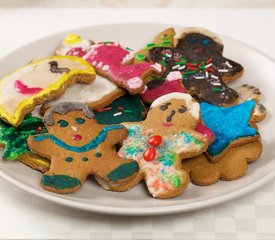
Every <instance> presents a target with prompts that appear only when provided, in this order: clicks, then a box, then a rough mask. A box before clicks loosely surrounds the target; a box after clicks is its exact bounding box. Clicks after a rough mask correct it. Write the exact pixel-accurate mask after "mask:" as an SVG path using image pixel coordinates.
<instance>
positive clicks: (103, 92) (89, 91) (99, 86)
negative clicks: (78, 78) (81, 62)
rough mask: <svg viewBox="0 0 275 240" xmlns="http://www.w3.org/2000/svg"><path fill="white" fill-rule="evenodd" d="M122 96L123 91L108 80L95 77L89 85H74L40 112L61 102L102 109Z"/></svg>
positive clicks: (43, 106)
mask: <svg viewBox="0 0 275 240" xmlns="http://www.w3.org/2000/svg"><path fill="white" fill-rule="evenodd" d="M124 94H125V92H124V91H123V90H121V89H120V88H118V87H117V86H116V85H115V84H113V83H112V82H110V81H109V80H108V79H106V78H103V77H101V76H99V75H97V76H96V79H95V80H94V81H93V82H92V83H91V84H81V83H76V84H74V85H72V86H71V87H69V88H68V89H66V91H65V93H64V94H63V95H62V96H60V97H59V98H57V99H55V100H53V101H50V102H48V103H45V104H43V105H42V108H41V112H42V113H44V112H45V111H46V110H47V109H48V108H51V107H53V106H54V105H56V104H59V103H62V102H79V103H84V104H87V105H88V106H89V108H91V109H97V108H104V107H105V106H107V105H109V104H111V103H112V102H113V101H114V100H115V99H117V98H119V97H121V96H122V95H124Z"/></svg>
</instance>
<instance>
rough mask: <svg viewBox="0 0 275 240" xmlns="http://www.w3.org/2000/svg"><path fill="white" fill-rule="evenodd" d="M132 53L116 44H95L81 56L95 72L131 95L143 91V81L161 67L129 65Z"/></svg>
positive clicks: (155, 65) (144, 63) (158, 65)
mask: <svg viewBox="0 0 275 240" xmlns="http://www.w3.org/2000/svg"><path fill="white" fill-rule="evenodd" d="M134 55H135V54H134V52H133V51H132V50H131V49H129V48H127V47H124V46H122V45H121V44H119V43H116V42H104V43H97V44H95V45H93V46H92V47H91V50H90V51H89V52H88V53H87V54H86V55H84V56H83V58H84V59H85V60H87V61H88V62H90V63H91V64H92V65H93V67H94V68H95V69H96V71H97V72H98V73H99V74H101V75H103V76H104V77H107V78H109V79H110V80H111V81H112V82H113V83H115V84H117V85H118V86H120V87H122V88H125V89H127V90H128V91H129V92H130V93H131V94H137V93H140V92H142V91H143V90H144V87H145V85H144V83H143V79H145V78H146V77H147V76H149V75H151V74H152V73H154V72H155V73H160V72H161V69H162V68H161V65H160V64H152V63H148V62H143V63H139V64H130V63H131V62H132V61H133V60H134Z"/></svg>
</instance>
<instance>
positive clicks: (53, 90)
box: [0, 56, 95, 126]
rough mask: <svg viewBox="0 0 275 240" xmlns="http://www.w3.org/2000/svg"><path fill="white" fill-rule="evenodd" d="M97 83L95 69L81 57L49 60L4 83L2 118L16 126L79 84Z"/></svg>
mask: <svg viewBox="0 0 275 240" xmlns="http://www.w3.org/2000/svg"><path fill="white" fill-rule="evenodd" d="M94 79H95V71H94V69H93V67H92V66H91V65H90V64H89V63H88V62H86V61H84V60H83V59H81V58H78V57H72V56H65V57H60V56H56V57H49V58H44V59H41V60H37V61H34V62H32V63H30V64H28V65H26V66H24V67H21V68H19V69H17V70H15V71H14V72H12V73H10V74H8V75H6V76H4V77H3V78H2V79H0V84H1V88H0V115H1V118H2V119H4V120H5V121H7V122H8V123H10V124H11V125H13V126H18V125H19V124H20V123H21V122H22V120H23V118H24V116H26V115H27V114H28V113H30V112H31V111H32V110H33V109H34V108H35V106H36V105H39V104H41V103H43V102H45V101H48V100H51V99H54V98H56V97H58V96H60V95H61V94H62V93H63V92H64V91H65V89H66V88H67V87H69V86H70V85H72V84H73V83H75V82H81V83H90V82H92V81H93V80H94Z"/></svg>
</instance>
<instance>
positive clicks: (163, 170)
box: [107, 93, 210, 198]
mask: <svg viewBox="0 0 275 240" xmlns="http://www.w3.org/2000/svg"><path fill="white" fill-rule="evenodd" d="M199 124H200V106H199V104H198V103H197V102H196V101H195V100H194V99H193V98H192V97H191V96H190V95H189V94H184V93H171V94H168V95H164V96H162V97H160V98H158V99H157V100H155V101H154V102H153V103H152V105H151V108H150V110H149V112H148V114H147V117H146V119H145V120H144V121H142V122H132V123H131V122H128V123H123V125H124V126H125V127H126V128H127V129H128V137H127V138H126V139H125V140H124V141H123V142H122V147H121V148H120V150H119V152H118V154H119V156H120V157H122V158H124V159H125V160H127V159H134V160H135V161H136V162H137V163H138V164H139V167H140V171H141V172H142V173H143V179H144V181H145V184H146V186H147V188H148V191H149V193H150V194H151V195H152V196H153V197H155V198H171V197H175V196H178V195H179V194H180V193H181V192H182V191H183V190H184V189H185V188H186V187H187V185H188V182H189V177H188V174H187V173H186V172H185V171H183V170H182V169H181V161H182V158H189V157H193V156H197V155H199V154H201V153H202V152H204V151H206V149H207V147H208V144H209V143H210V140H209V139H208V138H207V137H206V136H205V134H203V133H201V132H198V131H196V128H197V126H198V125H199ZM107 187H109V186H107Z"/></svg>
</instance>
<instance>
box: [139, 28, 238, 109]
mask: <svg viewBox="0 0 275 240" xmlns="http://www.w3.org/2000/svg"><path fill="white" fill-rule="evenodd" d="M170 42H172V43H173V46H172V47H170V46H159V44H155V45H154V44H152V46H151V45H150V46H149V47H150V49H149V52H148V60H150V61H152V62H154V63H159V64H161V65H162V67H163V68H164V71H163V73H162V74H161V76H160V77H158V78H155V79H153V80H152V81H150V82H149V83H147V85H146V89H145V91H144V92H143V93H142V94H141V95H143V96H142V99H143V100H144V101H145V102H151V101H152V97H151V95H150V94H149V96H147V95H148V93H147V92H150V91H154V92H158V91H163V89H165V90H166V91H165V94H167V93H169V92H183V91H186V92H187V93H189V94H191V95H192V96H194V97H195V98H196V99H198V100H199V101H204V102H208V103H211V104H215V105H219V106H229V105H234V104H235V103H237V100H238V93H237V92H236V91H235V90H233V89H231V88H230V87H228V86H227V85H226V82H229V81H232V80H234V79H237V78H239V77H241V76H242V73H243V67H242V66H241V65H240V64H238V63H236V62H234V61H232V60H230V59H227V58H225V57H224V56H223V55H222V51H223V45H222V43H221V41H220V39H219V38H218V37H216V36H215V35H214V34H212V33H210V32H209V31H206V30H203V29H197V28H191V29H185V30H184V31H183V32H181V33H180V34H177V35H176V36H174V35H173V34H172V39H171V41H170ZM179 80H180V81H181V83H182V85H179V84H177V85H179V87H178V90H176V89H175V86H174V85H175V84H176V83H177V82H179ZM173 81H176V83H174V82H173ZM163 85H167V86H168V87H164V86H163ZM170 85H171V86H170Z"/></svg>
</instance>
